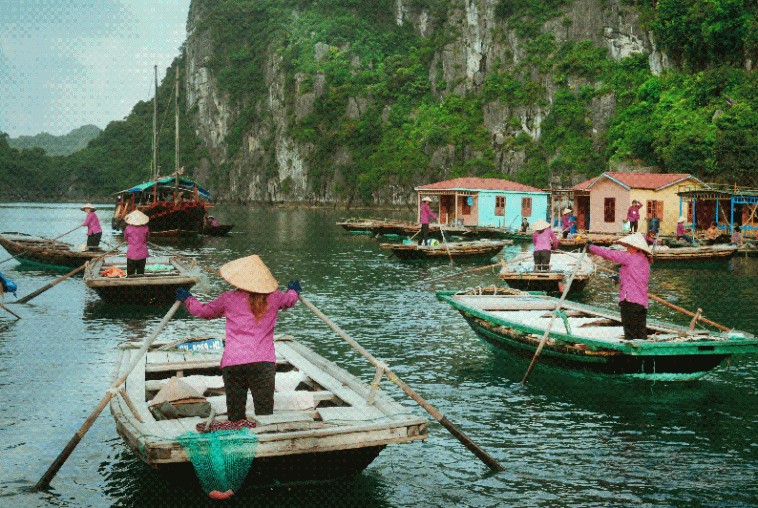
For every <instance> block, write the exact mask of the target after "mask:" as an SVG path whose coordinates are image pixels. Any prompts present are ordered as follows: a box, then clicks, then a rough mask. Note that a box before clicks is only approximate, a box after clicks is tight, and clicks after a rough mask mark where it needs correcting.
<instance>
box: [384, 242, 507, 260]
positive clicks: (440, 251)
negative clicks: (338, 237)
mask: <svg viewBox="0 0 758 508" xmlns="http://www.w3.org/2000/svg"><path fill="white" fill-rule="evenodd" d="M512 244H513V240H476V241H473V242H447V245H446V244H445V242H441V243H438V244H435V245H418V244H417V243H413V242H410V243H383V244H381V245H380V247H381V248H382V249H389V250H391V251H392V254H394V255H395V256H396V257H397V258H398V259H400V260H402V261H449V260H450V258H451V257H452V258H453V259H459V260H462V259H469V260H472V259H489V258H491V257H492V256H494V255H496V254H497V253H498V252H500V251H501V250H502V249H503V247H505V246H506V245H512Z"/></svg>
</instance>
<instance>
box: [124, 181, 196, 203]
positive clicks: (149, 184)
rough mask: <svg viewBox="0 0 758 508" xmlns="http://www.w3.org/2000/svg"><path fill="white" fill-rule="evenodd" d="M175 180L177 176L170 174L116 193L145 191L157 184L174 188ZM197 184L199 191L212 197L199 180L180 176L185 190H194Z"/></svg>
mask: <svg viewBox="0 0 758 508" xmlns="http://www.w3.org/2000/svg"><path fill="white" fill-rule="evenodd" d="M175 182H176V178H174V177H173V176H168V177H165V178H161V179H159V180H154V181H152V182H145V183H141V184H139V185H135V186H134V187H132V188H130V189H126V190H123V191H120V192H117V193H116V194H123V193H125V192H131V193H133V194H137V193H139V192H144V191H146V190H148V189H152V188H153V187H154V186H156V185H157V186H159V187H169V188H173V187H174V184H175ZM196 185H197V192H198V193H199V194H200V195H201V196H203V197H206V198H208V199H210V198H211V195H210V193H209V192H208V191H207V190H205V189H203V188H202V187H200V185H199V184H198V183H197V182H195V181H194V180H189V179H187V178H180V179H179V187H180V188H182V189H184V190H187V191H194V189H195V186H196Z"/></svg>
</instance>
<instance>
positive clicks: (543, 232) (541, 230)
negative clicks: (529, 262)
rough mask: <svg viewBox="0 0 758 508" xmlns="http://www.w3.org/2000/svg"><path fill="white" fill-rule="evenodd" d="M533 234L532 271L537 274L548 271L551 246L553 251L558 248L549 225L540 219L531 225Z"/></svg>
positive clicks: (556, 240)
mask: <svg viewBox="0 0 758 508" xmlns="http://www.w3.org/2000/svg"><path fill="white" fill-rule="evenodd" d="M532 229H533V230H534V234H533V235H532V242H534V270H535V271H537V272H546V271H548V270H549V269H550V254H551V246H552V248H553V249H557V248H558V239H557V238H556V237H555V233H553V230H552V229H550V224H548V223H547V222H545V221H544V220H542V219H538V220H536V221H534V224H532Z"/></svg>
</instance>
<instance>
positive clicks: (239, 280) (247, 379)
mask: <svg viewBox="0 0 758 508" xmlns="http://www.w3.org/2000/svg"><path fill="white" fill-rule="evenodd" d="M219 272H220V273H221V276H222V277H223V278H224V279H225V280H226V281H227V282H229V283H230V284H231V285H233V286H235V287H236V288H237V289H234V290H232V291H227V292H225V293H222V294H221V295H220V296H219V297H218V298H216V299H215V300H213V301H211V302H208V303H200V302H199V301H198V300H197V298H195V297H194V296H192V294H191V293H190V292H189V291H187V290H186V289H185V288H179V289H177V290H176V298H177V299H178V300H182V301H183V302H184V306H185V307H186V308H187V310H188V311H189V312H190V313H191V314H193V315H195V316H198V317H200V318H203V319H215V318H220V317H225V318H226V342H225V344H224V353H223V355H222V357H221V375H222V377H223V379H224V389H225V391H226V407H227V415H228V418H229V422H230V423H234V422H236V423H237V427H239V426H250V427H252V426H254V425H252V424H249V423H248V422H247V420H246V418H245V408H246V406H247V392H248V390H250V392H251V393H252V395H253V403H254V404H255V414H256V415H270V414H273V412H274V380H275V378H276V352H275V351H274V326H275V325H276V318H277V316H278V315H279V311H280V310H281V309H288V308H290V307H292V306H293V305H295V303H297V299H298V294H300V291H301V288H300V282H299V281H297V280H295V281H290V283H289V284H288V285H287V292H285V293H283V292H281V291H278V290H277V288H278V287H279V283H278V282H276V279H274V276H273V275H271V272H270V271H269V270H268V268H267V267H266V265H265V264H263V261H261V258H260V257H258V256H255V255H253V256H248V257H244V258H240V259H237V260H234V261H230V262H229V263H226V264H225V265H223V266H222V267H221V268H220V270H219Z"/></svg>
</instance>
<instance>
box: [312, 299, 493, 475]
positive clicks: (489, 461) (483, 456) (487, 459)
mask: <svg viewBox="0 0 758 508" xmlns="http://www.w3.org/2000/svg"><path fill="white" fill-rule="evenodd" d="M298 298H299V299H300V301H301V302H302V303H303V305H305V306H306V307H308V309H310V311H311V312H313V313H314V314H316V316H318V317H319V318H320V319H321V320H322V321H323V322H324V323H326V324H327V325H328V326H329V328H331V329H332V330H334V331H335V332H337V334H338V335H339V336H340V337H342V338H343V339H345V340H346V341H347V342H348V343H349V344H350V345H351V346H353V347H354V348H355V349H356V350H358V352H359V353H360V354H362V355H363V356H364V357H365V358H366V359H367V360H368V361H369V362H371V363H372V364H373V365H374V366H376V367H377V368H380V369H383V371H384V373H385V374H387V378H388V379H389V380H390V381H392V382H393V383H395V384H396V385H397V386H399V387H400V389H402V390H403V391H404V392H405V393H406V394H408V395H409V396H410V397H411V398H412V399H413V400H415V401H416V402H418V403H419V404H420V405H421V407H423V408H424V409H425V410H426V411H427V412H428V413H429V414H430V415H432V416H433V417H434V419H435V420H437V421H438V422H440V423H441V424H442V425H443V426H444V427H445V428H446V429H447V430H448V431H450V433H451V434H452V435H453V436H455V437H456V438H457V439H458V441H460V442H461V443H463V445H464V446H465V447H466V448H468V449H469V450H470V451H471V452H473V453H474V455H476V456H477V457H478V458H479V460H481V461H482V462H484V463H485V464H486V465H487V467H489V468H490V469H491V470H493V471H505V467H503V466H502V465H501V464H500V463H499V462H497V461H496V460H495V459H494V458H492V457H491V456H490V455H489V454H488V453H487V452H485V451H484V450H482V449H481V448H480V447H479V445H477V444H476V443H474V442H473V441H471V439H469V438H468V437H467V436H466V435H465V434H464V433H463V432H461V431H460V430H459V429H458V428H457V427H455V425H453V424H452V423H451V422H450V420H448V419H447V418H445V417H444V416H443V415H442V414H441V413H440V412H439V411H437V410H436V409H435V408H434V407H433V406H432V405H431V404H429V403H428V402H427V401H425V400H424V399H422V398H421V396H419V395H418V394H417V393H416V392H414V391H413V389H411V387H410V386H408V385H407V384H405V383H404V382H403V381H402V380H400V379H399V378H398V377H397V376H396V375H395V373H394V372H392V371H391V370H390V369H389V367H387V365H386V364H385V363H380V362H379V361H378V360H377V359H376V358H374V357H373V356H372V355H371V353H369V352H368V351H366V350H365V349H363V347H362V346H361V345H360V344H358V343H357V342H356V341H355V340H354V339H352V338H351V337H350V336H349V335H348V334H346V333H345V332H343V331H342V330H341V329H340V328H339V327H338V326H337V325H336V324H334V323H333V322H332V320H331V319H329V318H328V317H326V316H325V315H324V313H323V312H321V311H320V310H318V309H317V308H316V307H314V306H313V304H312V303H311V302H309V301H308V300H306V299H305V298H304V297H303V296H302V295H298Z"/></svg>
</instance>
